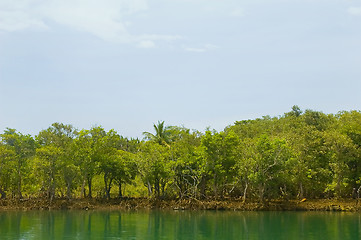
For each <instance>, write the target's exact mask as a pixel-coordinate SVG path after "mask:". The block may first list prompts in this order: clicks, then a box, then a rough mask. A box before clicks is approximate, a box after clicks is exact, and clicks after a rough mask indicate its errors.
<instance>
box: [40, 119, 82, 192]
mask: <svg viewBox="0 0 361 240" xmlns="http://www.w3.org/2000/svg"><path fill="white" fill-rule="evenodd" d="M76 136H77V130H76V129H74V128H73V126H72V125H66V124H63V123H53V124H52V125H51V126H50V127H49V128H48V129H46V130H43V131H41V132H40V133H39V134H38V135H37V136H36V139H37V141H38V144H39V146H40V149H38V150H37V155H38V160H39V161H40V165H42V164H43V163H42V161H45V162H47V161H49V160H51V159H52V160H51V161H55V162H56V164H53V165H52V167H55V168H54V169H53V170H54V171H55V170H56V173H55V172H53V171H47V173H48V174H56V175H57V179H56V182H57V183H56V186H57V187H59V188H65V189H66V190H65V192H66V197H67V198H71V195H72V191H73V190H74V189H75V187H76V186H75V184H76V181H77V179H78V176H79V169H78V167H77V166H76V164H75V161H74V157H73V152H72V144H73V140H74V138H75V137H76ZM54 158H56V160H55V159H54ZM45 162H44V164H45V165H47V164H48V163H45ZM45 173H46V172H44V174H45ZM46 178H47V179H52V177H51V176H47V177H46ZM54 181H55V179H54ZM53 186H55V184H54V183H53ZM53 186H52V187H53ZM48 194H50V195H49V197H51V198H53V197H54V196H55V195H54V194H55V189H51V191H50V192H48Z"/></svg>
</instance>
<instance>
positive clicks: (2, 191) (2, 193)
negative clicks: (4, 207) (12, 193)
mask: <svg viewBox="0 0 361 240" xmlns="http://www.w3.org/2000/svg"><path fill="white" fill-rule="evenodd" d="M0 194H1V197H0V199H5V198H6V192H5V191H4V190H3V189H2V188H0Z"/></svg>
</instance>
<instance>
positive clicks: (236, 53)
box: [0, 0, 361, 137]
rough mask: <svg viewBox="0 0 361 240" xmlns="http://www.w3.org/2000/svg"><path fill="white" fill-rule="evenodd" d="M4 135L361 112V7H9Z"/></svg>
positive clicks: (12, 1)
mask: <svg viewBox="0 0 361 240" xmlns="http://www.w3.org/2000/svg"><path fill="white" fill-rule="evenodd" d="M0 90H1V92H0V117H1V118H0V131H3V130H4V129H5V128H6V127H11V128H16V129H17V130H19V131H21V132H22V133H25V134H27V133H29V134H32V135H34V134H37V133H38V132H39V131H40V130H42V129H45V128H47V127H49V126H50V125H51V123H53V122H62V123H68V124H72V125H74V126H75V127H77V128H79V129H82V128H90V127H91V126H93V125H102V126H103V127H105V128H106V129H111V128H114V129H115V130H116V131H118V133H119V134H121V135H124V136H127V137H142V132H143V131H152V125H153V123H156V122H157V121H158V120H164V121H166V124H168V125H184V126H185V127H187V128H191V129H197V130H200V131H204V130H205V128H206V127H208V126H210V127H211V128H215V129H217V130H222V129H223V128H224V127H225V126H227V125H229V124H232V123H233V122H234V121H237V120H243V119H253V118H256V117H261V116H263V115H271V116H278V115H282V114H283V113H284V112H288V111H290V109H291V107H292V106H293V105H299V106H300V107H301V109H307V108H308V109H314V110H320V111H323V112H325V113H337V112H338V111H340V110H352V109H353V110H360V109H361V94H360V92H361V91H360V90H361V1H360V0H358V1H356V0H344V1H341V0H327V1H326V0H243V1H241V0H237V1H236V0H102V1H96V0H0Z"/></svg>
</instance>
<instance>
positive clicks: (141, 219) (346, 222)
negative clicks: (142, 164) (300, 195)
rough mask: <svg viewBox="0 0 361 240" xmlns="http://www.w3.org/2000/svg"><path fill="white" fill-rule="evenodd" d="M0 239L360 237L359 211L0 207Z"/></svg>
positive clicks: (345, 239) (146, 239) (221, 239)
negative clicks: (18, 209) (19, 209)
mask: <svg viewBox="0 0 361 240" xmlns="http://www.w3.org/2000/svg"><path fill="white" fill-rule="evenodd" d="M0 239H7V240H11V239H26V240H31V239H36V240H39V239H47V240H48V239H87V240H88V239H89V240H91V239H145V240H155V239H157V240H158V239H192V240H193V239H204V240H205V239H207V240H210V239H216V240H226V239H227V240H230V239H262V240H263V239H265V240H267V239H277V240H279V239H287V240H290V239H292V240H294V239H302V240H305V239H307V240H309V239H317V240H318V239H327V240H330V239H341V240H347V239H355V240H356V239H361V214H359V213H328V212H227V211H222V212H219V211H218V212H217V211H199V212H191V211H179V212H177V211H174V212H172V211H169V212H164V211H150V212H120V211H50V212H48V211H34V212H32V211H30V212H15V211H8V212H0Z"/></svg>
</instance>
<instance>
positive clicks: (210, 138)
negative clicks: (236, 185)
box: [201, 131, 239, 197]
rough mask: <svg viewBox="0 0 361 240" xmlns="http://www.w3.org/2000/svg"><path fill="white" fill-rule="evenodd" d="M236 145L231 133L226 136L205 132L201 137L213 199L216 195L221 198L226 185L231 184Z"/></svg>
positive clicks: (235, 139) (234, 136)
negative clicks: (211, 184)
mask: <svg viewBox="0 0 361 240" xmlns="http://www.w3.org/2000/svg"><path fill="white" fill-rule="evenodd" d="M238 144H239V140H238V138H237V136H236V134H235V133H234V132H233V131H229V132H228V133H227V134H226V133H224V132H220V133H217V132H215V131H214V132H213V133H212V132H211V131H207V132H206V134H205V135H204V136H203V137H202V143H201V146H202V148H203V157H204V159H205V161H206V169H207V171H208V174H209V175H210V176H211V180H212V182H213V192H214V196H215V197H217V196H218V194H220V196H221V197H223V195H224V193H225V190H226V189H227V185H228V184H231V183H232V182H233V178H234V176H235V174H236V169H235V164H236V158H237V151H236V149H237V145H238Z"/></svg>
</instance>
